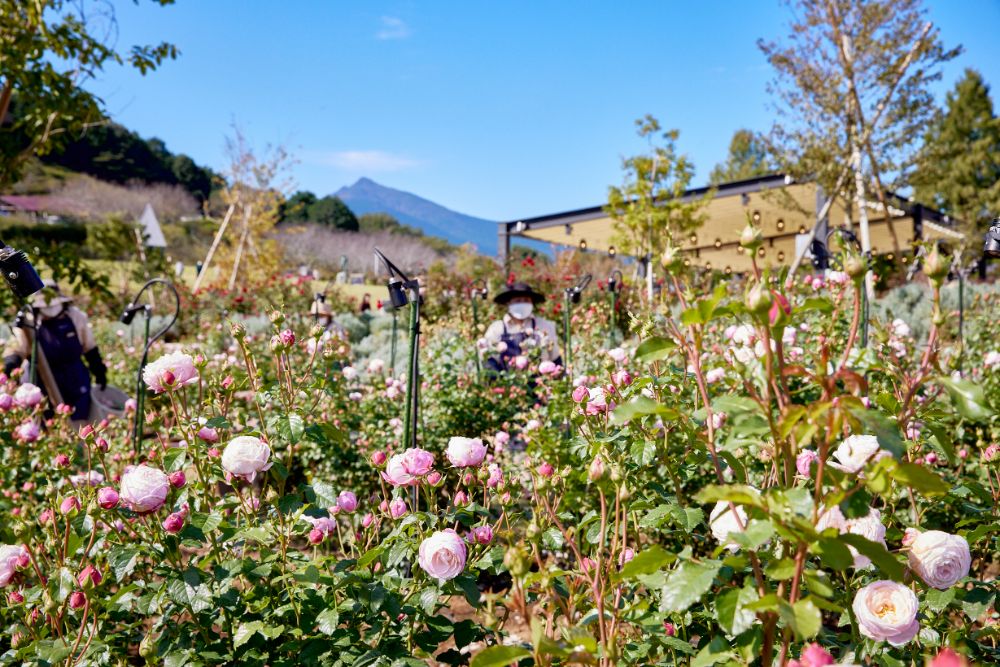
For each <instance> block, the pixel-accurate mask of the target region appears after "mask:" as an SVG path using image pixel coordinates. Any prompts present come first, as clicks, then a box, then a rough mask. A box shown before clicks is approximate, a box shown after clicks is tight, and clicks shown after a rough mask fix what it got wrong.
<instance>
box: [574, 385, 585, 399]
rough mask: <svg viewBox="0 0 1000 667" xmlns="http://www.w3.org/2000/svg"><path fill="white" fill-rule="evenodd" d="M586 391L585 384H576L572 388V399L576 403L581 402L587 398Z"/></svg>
mask: <svg viewBox="0 0 1000 667" xmlns="http://www.w3.org/2000/svg"><path fill="white" fill-rule="evenodd" d="M587 396H588V391H587V387H586V386H585V385H582V384H580V385H577V386H576V389H574V390H573V400H574V401H575V402H576V403H582V402H583V401H585V400H586V399H587Z"/></svg>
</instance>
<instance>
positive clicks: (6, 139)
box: [0, 0, 177, 188]
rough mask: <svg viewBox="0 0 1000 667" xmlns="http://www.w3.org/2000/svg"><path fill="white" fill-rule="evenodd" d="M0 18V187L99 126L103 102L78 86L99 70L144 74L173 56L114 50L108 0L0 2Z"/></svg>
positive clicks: (145, 48)
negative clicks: (117, 67)
mask: <svg viewBox="0 0 1000 667" xmlns="http://www.w3.org/2000/svg"><path fill="white" fill-rule="evenodd" d="M153 1H154V2H157V3H158V4H160V5H168V4H171V3H172V2H173V0H153ZM0 17H2V24H3V29H2V30H0V188H2V187H3V186H4V185H7V184H9V183H11V182H13V181H14V180H16V179H17V177H18V174H19V173H20V169H21V167H22V166H23V165H24V162H25V161H26V160H27V159H28V158H30V157H32V156H34V155H39V154H43V153H45V152H46V151H48V150H51V148H52V147H53V145H54V144H56V143H57V142H59V141H62V140H65V139H66V138H67V137H70V136H72V135H73V134H74V133H76V132H79V131H80V130H82V129H85V128H87V127H88V126H90V125H93V124H95V123H100V122H102V121H103V120H104V104H103V102H102V100H101V99H100V98H98V97H97V96H95V95H94V94H93V93H90V92H88V91H86V90H84V89H83V87H82V86H83V84H84V83H85V82H86V81H87V80H88V79H90V78H92V77H93V76H94V75H95V74H96V73H97V72H99V71H100V70H101V69H103V68H104V67H105V66H106V65H109V64H115V63H117V64H128V65H129V66H131V67H135V68H136V69H138V70H139V72H141V73H142V74H145V73H146V72H149V71H151V70H154V69H156V67H158V66H159V65H160V64H161V63H162V62H163V61H164V60H165V59H168V58H175V57H176V56H177V49H176V47H174V46H173V45H172V44H167V43H165V42H163V43H160V44H158V45H137V46H133V47H131V48H130V49H129V50H128V51H122V50H119V49H118V48H117V47H116V46H115V45H114V35H115V32H116V24H115V13H114V5H113V4H112V3H111V2H110V1H109V0H31V1H30V2H25V1H24V0H0Z"/></svg>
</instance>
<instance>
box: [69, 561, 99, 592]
mask: <svg viewBox="0 0 1000 667" xmlns="http://www.w3.org/2000/svg"><path fill="white" fill-rule="evenodd" d="M76 581H77V583H78V584H80V585H81V586H83V587H84V588H88V587H90V586H98V585H100V583H101V582H102V581H104V575H102V574H101V571H100V570H98V569H97V568H96V567H94V566H93V565H88V566H86V567H85V568H83V569H82V570H80V574H78V575H76Z"/></svg>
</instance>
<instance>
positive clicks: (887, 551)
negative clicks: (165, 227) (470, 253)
mask: <svg viewBox="0 0 1000 667" xmlns="http://www.w3.org/2000/svg"><path fill="white" fill-rule="evenodd" d="M520 268H521V269H522V270H523V271H524V272H526V273H529V274H530V273H537V275H536V276H535V277H536V278H538V280H537V281H536V282H537V284H539V285H541V286H542V288H543V289H545V290H546V291H547V292H549V293H550V294H552V295H553V296H554V297H555V298H552V299H550V300H549V302H548V303H547V304H546V305H545V306H544V312H545V313H546V314H547V315H548V316H553V315H554V316H555V317H556V318H557V319H558V318H561V315H562V312H561V311H560V308H561V306H562V301H561V298H560V296H559V295H560V292H561V290H562V288H563V287H564V286H565V285H567V284H570V283H571V282H573V281H572V280H567V279H566V278H567V277H569V278H572V276H567V275H564V274H562V273H559V272H556V273H550V274H546V273H543V272H542V269H540V268H538V267H535V266H533V265H530V266H522V267H520ZM667 268H668V269H669V270H670V271H671V278H670V282H669V283H668V284H666V285H664V286H663V289H661V291H660V298H659V300H658V301H656V302H654V303H646V304H643V305H642V307H641V308H640V305H639V304H638V302H637V300H636V298H635V295H634V294H631V295H630V294H626V295H625V296H624V297H623V301H624V302H625V303H626V304H627V307H628V308H630V309H632V310H633V315H634V317H633V322H634V329H633V331H632V333H633V336H632V337H631V338H623V337H622V336H621V335H620V334H621V328H620V326H621V322H620V321H617V320H616V321H615V322H610V323H609V321H608V316H609V314H610V307H609V306H608V301H607V298H606V295H603V294H601V293H600V292H599V291H595V292H594V294H593V298H592V299H591V300H590V301H585V302H584V303H583V304H580V305H579V306H576V307H574V310H573V313H572V321H573V323H574V326H575V327H576V329H575V330H574V349H573V354H572V365H570V366H568V367H565V368H560V367H557V366H556V367H553V366H554V364H553V365H543V363H542V362H540V360H539V359H538V358H537V356H536V355H534V354H533V353H532V352H531V351H530V350H529V351H528V352H527V353H526V354H525V355H524V356H525V360H524V362H523V365H524V368H523V369H518V370H516V371H513V372H511V373H509V374H507V375H505V376H502V377H489V376H487V375H485V374H483V373H482V372H481V369H480V373H478V374H477V366H476V356H477V354H478V350H477V349H476V346H475V344H474V343H475V340H476V338H477V337H478V336H477V335H476V334H475V332H473V331H472V330H471V326H470V324H469V323H470V321H471V320H470V316H469V313H468V312H467V308H468V306H467V302H465V301H463V300H461V299H457V298H456V299H453V300H451V301H450V303H451V305H450V306H449V307H447V308H445V307H443V306H441V304H435V305H434V306H432V310H431V312H432V313H433V318H432V321H431V322H430V323H428V326H427V328H426V330H425V334H424V335H425V340H426V343H425V346H424V347H423V348H422V349H421V361H422V364H423V375H422V377H421V378H420V393H421V399H422V403H421V416H420V420H419V428H418V429H417V432H418V439H417V441H416V446H414V445H413V443H411V442H403V437H402V436H403V404H404V403H403V401H404V394H405V391H406V386H407V382H406V379H407V378H406V377H405V375H403V374H402V373H401V372H399V370H398V369H394V368H391V367H390V366H391V363H390V361H389V357H386V358H385V360H383V361H382V363H377V362H375V361H373V359H379V358H380V357H371V358H366V357H365V356H361V355H360V354H359V353H358V351H356V350H355V349H354V346H353V345H352V344H351V343H350V342H349V341H347V340H345V339H343V338H339V337H337V336H334V335H328V334H326V333H325V332H323V331H321V330H316V329H314V328H313V326H312V322H311V321H310V320H309V319H308V317H301V318H300V317H298V316H296V315H294V314H292V313H291V312H290V311H289V312H281V311H270V312H268V311H265V310H262V308H264V305H265V304H268V301H267V299H268V298H271V297H273V298H274V301H272V302H271V303H278V302H282V301H281V300H282V299H284V298H286V297H289V298H290V300H294V299H295V298H299V299H300V300H303V301H307V300H308V296H309V294H308V291H307V288H308V284H307V283H303V284H302V285H298V286H296V285H295V284H294V281H292V282H291V283H290V284H291V285H292V286H291V287H288V286H287V285H286V286H284V287H283V286H281V284H280V283H275V285H273V286H272V287H270V288H268V289H262V291H261V292H260V293H259V294H251V293H247V295H246V297H247V298H246V300H245V301H241V302H239V304H237V303H235V302H234V298H233V297H228V298H229V299H230V300H229V305H231V306H233V309H232V310H231V313H246V314H247V315H248V317H236V316H233V315H231V317H232V320H233V321H232V322H231V323H225V325H224V323H223V322H222V321H221V320H220V319H219V317H218V316H215V317H214V319H213V318H210V317H208V316H203V317H202V318H201V319H200V321H189V322H186V323H185V327H186V328H185V337H184V338H183V339H182V340H181V341H180V342H179V343H173V344H170V345H165V344H158V345H157V346H156V348H154V352H153V355H152V357H151V358H152V363H151V364H150V366H149V367H147V373H146V374H145V377H146V379H147V382H148V383H149V387H150V389H151V393H152V394H153V396H151V397H150V400H149V401H148V402H147V410H146V413H145V415H144V422H145V423H144V424H143V425H142V426H143V427H144V428H143V432H144V439H143V444H142V449H141V450H139V451H133V450H132V445H131V439H130V437H129V434H130V433H131V431H132V427H133V426H134V421H135V420H136V419H137V418H138V416H137V415H136V414H135V412H134V407H132V408H131V409H130V410H129V411H127V412H126V415H125V417H124V418H120V419H109V420H106V421H105V422H102V423H99V424H96V425H95V426H94V428H93V429H90V430H85V431H75V430H74V429H73V427H72V426H71V424H70V422H69V420H68V414H67V413H66V411H65V410H59V409H55V408H56V407H57V406H49V405H47V402H46V401H45V400H44V399H43V398H42V397H41V396H39V397H38V400H37V401H35V399H34V397H33V394H34V391H33V390H31V388H28V389H24V387H25V386H26V385H21V384H19V380H20V378H19V377H13V378H7V377H4V378H2V380H0V385H2V386H0V422H2V426H3V427H4V428H3V430H2V432H0V443H2V447H3V450H4V451H3V455H4V457H5V459H4V460H5V466H4V467H3V469H2V471H0V480H2V491H3V493H2V495H0V513H2V514H3V521H2V522H0V545H3V546H0V587H2V588H3V592H4V600H3V602H2V603H0V624H2V627H3V632H2V633H0V661H2V662H4V663H5V664H37V665H43V664H57V663H62V664H135V663H141V662H143V661H144V662H146V663H148V664H168V665H177V666H178V667H179V666H180V665H186V664H192V665H193V664H236V663H239V664H247V665H298V664H323V665H390V666H394V665H401V666H402V665H422V664H428V663H436V664H452V665H461V664H468V663H470V662H471V663H472V664H473V665H474V667H484V666H485V667H489V666H491V665H496V666H497V667H499V666H500V665H509V664H513V663H515V662H519V663H520V664H521V665H529V664H534V665H542V666H544V665H570V664H599V665H625V664H631V665H648V664H662V665H695V664H697V665H751V664H766V665H778V664H781V665H792V664H798V665H820V664H878V665H886V666H893V667H895V666H896V665H907V664H910V665H923V663H924V661H925V658H926V659H930V658H933V659H935V660H941V661H944V660H950V659H952V658H951V655H952V654H951V653H949V652H947V651H946V650H945V647H951V648H952V649H954V651H955V652H956V654H959V655H961V656H964V659H967V660H969V661H970V662H978V663H982V664H992V663H996V662H997V661H998V660H1000V654H998V652H997V648H996V646H995V645H994V639H995V637H996V634H997V625H996V618H995V612H994V609H995V604H996V595H997V591H996V589H995V586H994V584H993V581H994V580H995V576H996V571H997V570H996V568H997V561H996V554H997V552H998V549H997V537H998V528H997V524H996V521H995V516H996V513H997V511H998V504H1000V476H998V474H997V465H998V463H1000V462H998V460H997V459H998V458H1000V455H997V451H998V450H997V446H996V443H997V441H998V428H1000V426H998V422H997V418H996V416H995V414H994V412H993V410H992V407H991V404H995V402H996V400H997V399H998V398H1000V368H995V367H994V366H991V365H990V364H988V363H985V362H986V360H988V359H990V357H989V356H988V355H989V353H990V352H992V351H993V350H992V349H986V347H985V346H986V345H988V343H985V342H983V339H982V338H971V337H970V338H969V340H970V341H973V342H971V343H970V344H969V345H967V346H966V347H964V348H963V347H961V346H959V345H958V344H957V343H956V342H955V340H954V338H953V337H952V334H951V330H950V328H949V326H948V325H949V322H948V318H947V316H946V313H944V312H941V311H940V310H938V312H936V313H935V315H934V318H933V322H932V323H931V326H930V328H929V329H927V337H926V339H924V340H919V341H918V340H915V339H913V335H914V333H913V332H914V331H916V330H917V328H916V327H910V328H909V329H907V327H905V326H901V325H900V324H899V323H898V322H894V321H893V320H895V319H897V316H896V315H893V317H891V318H888V317H887V318H884V321H881V322H880V321H876V322H874V323H873V326H872V328H871V331H870V341H869V345H868V346H867V347H864V346H862V345H861V344H860V340H859V339H860V336H861V326H860V313H861V298H860V294H861V292H860V286H859V285H858V284H856V283H855V282H854V281H853V280H852V279H851V277H850V276H848V275H847V274H843V275H830V276H828V277H827V278H826V279H824V278H820V277H810V279H809V280H808V281H802V282H800V283H799V284H797V285H794V286H793V287H790V288H789V289H782V288H781V286H780V285H779V284H778V283H777V282H772V281H770V280H769V279H768V276H767V275H766V274H764V272H759V273H756V272H755V274H754V275H753V276H752V277H750V279H749V285H739V284H736V283H735V282H724V283H722V284H721V285H716V286H710V284H709V282H708V281H709V277H708V276H699V275H691V274H689V273H686V272H685V271H684V270H683V268H682V267H678V266H669V267H667ZM451 284H453V285H454V284H464V281H452V283H451ZM745 288H748V289H745ZM299 289H301V290H302V292H303V293H301V294H298V296H296V294H297V292H295V290H299ZM268 290H270V291H268ZM936 292H937V290H936V287H934V286H932V288H931V290H930V296H931V299H932V301H933V300H934V299H933V297H934V295H935V293H936ZM695 295H699V296H695ZM767 295H770V296H767ZM779 297H780V298H779ZM428 301H430V302H434V297H433V296H430V297H429V298H428ZM284 302H285V303H288V302H289V301H284ZM765 302H769V304H770V305H768V304H767V303H765ZM774 304H778V307H777V308H775V307H774ZM765 305H767V307H766V308H765V307H764V306H765ZM982 306H983V304H982V303H980V311H979V312H978V314H968V322H969V326H970V327H972V328H973V329H974V328H975V327H977V326H982V327H988V323H989V321H990V316H989V315H988V314H987V312H988V311H987V310H985V309H983V308H982ZM938 308H940V306H939V307H938ZM303 311H304V312H307V309H303ZM249 316H257V317H258V320H259V321H258V322H257V324H253V322H255V320H253V319H251V317H249ZM980 320H981V324H977V322H980ZM560 321H561V320H560ZM609 324H610V325H611V326H608V325H609ZM609 330H610V331H611V334H609ZM984 330H988V328H987V329H984ZM616 331H617V334H615V333H614V332H616ZM109 335H116V334H114V333H111V334H109ZM116 340H118V342H117V343H116V344H115V345H111V344H109V345H108V346H107V349H108V350H109V352H108V354H107V356H108V361H109V367H110V368H111V372H112V375H113V377H114V376H115V374H116V373H117V374H119V375H118V376H119V377H121V378H127V377H129V375H133V374H134V365H133V364H134V357H133V358H130V357H129V356H128V354H129V352H128V347H129V344H130V343H129V341H128V340H127V336H121V337H118V338H117V339H116ZM112 350H113V351H112ZM403 356H404V352H400V358H402V357H403ZM973 358H977V359H978V360H979V361H980V362H982V363H977V364H975V365H972V364H971V363H970V361H971V360H972V359H973ZM962 360H964V362H962ZM960 362H962V363H963V364H964V365H963V369H964V370H963V371H961V372H960V371H959V363H960ZM397 365H398V366H401V365H402V364H401V363H400V361H399V359H397ZM150 369H153V370H150ZM358 369H360V370H358ZM19 386H20V387H21V389H20V390H19ZM18 391H21V397H22V398H21V399H15V397H16V396H17V395H18ZM29 394H32V397H29V396H28V395H29ZM3 396H7V397H9V400H8V401H6V402H4V401H3V400H2V397H3ZM28 398H30V400H27V399H28ZM50 408H51V409H50ZM26 436H30V437H26ZM942 664H945V663H943V662H942Z"/></svg>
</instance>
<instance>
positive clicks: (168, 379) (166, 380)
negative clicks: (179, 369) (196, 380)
mask: <svg viewBox="0 0 1000 667" xmlns="http://www.w3.org/2000/svg"><path fill="white" fill-rule="evenodd" d="M176 380H177V377H176V376H175V375H174V374H173V373H171V372H170V371H163V384H164V385H166V386H170V385H172V384H173V383H174V382H175V381H176Z"/></svg>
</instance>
